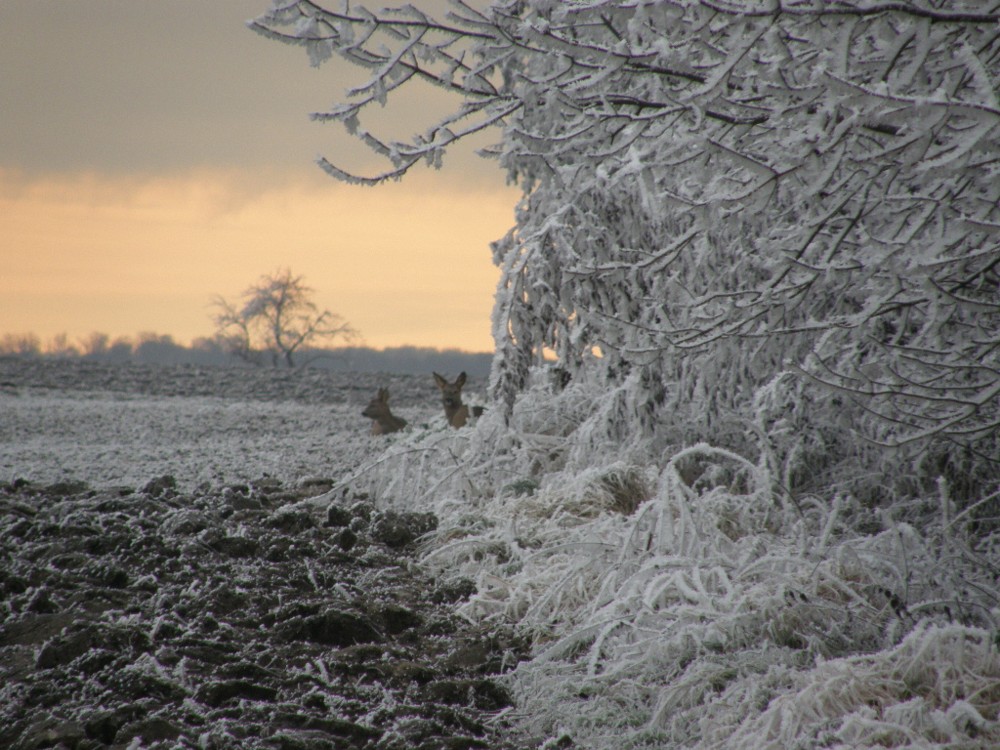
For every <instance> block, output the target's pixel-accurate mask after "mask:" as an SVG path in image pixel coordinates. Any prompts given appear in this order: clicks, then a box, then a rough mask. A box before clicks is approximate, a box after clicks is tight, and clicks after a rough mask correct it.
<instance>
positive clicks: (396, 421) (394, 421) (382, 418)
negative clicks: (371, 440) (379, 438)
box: [361, 388, 406, 435]
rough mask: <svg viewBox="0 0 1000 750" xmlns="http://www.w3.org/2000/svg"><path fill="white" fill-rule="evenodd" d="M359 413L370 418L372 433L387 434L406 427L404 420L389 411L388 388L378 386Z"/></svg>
mask: <svg viewBox="0 0 1000 750" xmlns="http://www.w3.org/2000/svg"><path fill="white" fill-rule="evenodd" d="M361 415H362V416H364V417H368V418H369V419H370V420H372V435H388V434H389V433H390V432H398V431H399V430H401V429H403V428H404V427H406V420H405V419H403V418H402V417H397V416H396V415H395V414H393V413H392V412H391V411H389V389H388V388H379V389H378V395H377V396H375V398H373V399H372V400H371V401H369V402H368V406H366V407H365V410H364V411H363V412H361Z"/></svg>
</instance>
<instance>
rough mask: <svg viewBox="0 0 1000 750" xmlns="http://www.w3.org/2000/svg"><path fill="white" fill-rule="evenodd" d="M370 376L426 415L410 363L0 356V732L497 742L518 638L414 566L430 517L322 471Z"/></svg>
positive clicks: (35, 742)
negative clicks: (499, 677)
mask: <svg viewBox="0 0 1000 750" xmlns="http://www.w3.org/2000/svg"><path fill="white" fill-rule="evenodd" d="M379 385H389V387H390V388H391V390H392V393H393V400H392V403H393V405H394V407H395V410H396V411H397V412H398V413H399V414H401V415H402V416H404V417H405V418H407V419H410V420H412V421H414V422H418V421H420V420H429V421H431V422H433V420H434V419H439V418H440V417H439V416H438V414H437V400H436V389H434V386H433V383H432V382H430V378H427V379H426V382H425V381H424V380H423V379H420V378H409V377H406V378H397V377H389V376H387V377H385V378H377V377H369V378H368V379H366V382H358V381H357V380H356V379H352V378H349V377H346V376H343V375H337V374H332V373H320V372H309V371H306V372H301V373H289V372H271V371H252V370H205V369H197V368H140V367H121V368H116V367H114V366H110V367H109V366H87V365H86V364H84V363H79V362H76V363H58V362H25V361H18V360H0V747H5V748H6V747H10V748H41V747H67V748H79V749H81V750H82V749H86V748H102V747H121V748H125V747H164V748H165V747H201V748H473V747H481V748H513V747H517V746H518V745H517V743H516V741H515V740H514V739H512V738H511V737H509V736H507V735H506V734H505V731H506V730H505V729H504V726H503V723H502V721H498V720H497V717H498V716H502V714H503V711H504V709H505V708H506V707H507V706H508V705H509V703H510V698H509V696H508V694H507V692H506V691H505V689H504V688H503V687H502V686H501V685H500V684H499V683H498V682H497V681H495V680H494V679H493V677H494V675H496V674H497V673H498V672H500V671H502V670H503V669H506V668H509V667H511V666H513V665H514V663H515V662H516V660H517V656H518V654H519V653H520V649H519V647H518V644H517V643H516V642H515V641H514V639H513V638H512V637H510V636H507V635H504V634H501V633H496V632H491V633H486V632H479V631H477V630H475V629H474V628H471V627H470V626H469V625H468V623H466V622H465V621H463V620H460V619H458V618H456V617H455V616H454V615H453V614H452V608H453V607H454V605H455V604H457V603H460V602H461V601H462V600H463V599H464V598H465V597H467V596H468V595H469V594H470V593H471V592H472V588H473V587H472V586H471V584H462V583H461V582H459V583H456V582H455V581H453V580H451V581H449V582H447V583H444V582H441V581H436V580H434V579H432V578H430V577H427V576H426V575H423V574H421V573H420V572H419V571H418V570H416V569H415V568H414V566H413V565H412V564H411V557H410V555H411V552H412V550H413V548H414V542H415V540H416V539H417V537H418V536H419V535H420V534H422V533H425V532H427V531H429V530H431V529H432V528H433V527H434V525H435V524H436V519H435V518H434V517H433V516H431V515H430V514H423V513H419V512H417V513H395V512H391V511H387V510H384V509H379V508H378V507H376V505H375V504H374V503H372V502H369V501H368V500H367V498H365V497H361V496H355V495H353V494H350V493H345V492H343V491H340V490H339V489H338V488H337V481H338V477H340V476H341V475H342V474H344V473H345V472H349V471H350V470H351V468H352V467H353V466H354V465H355V464H356V463H357V462H358V461H361V460H364V459H365V458H366V457H370V455H372V454H373V452H376V451H378V450H379V448H380V445H379V443H378V442H377V441H375V440H374V439H373V438H369V437H368V436H367V435H366V431H367V427H368V422H367V420H365V419H363V418H361V417H360V410H361V408H362V407H363V406H364V404H365V403H367V400H368V398H369V397H370V395H371V393H372V392H373V391H374V389H375V388H376V387H377V386H379ZM331 487H332V488H333V489H332V490H331ZM317 498H318V499H317Z"/></svg>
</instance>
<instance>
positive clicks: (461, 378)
mask: <svg viewBox="0 0 1000 750" xmlns="http://www.w3.org/2000/svg"><path fill="white" fill-rule="evenodd" d="M455 385H457V386H458V387H459V388H461V387H462V386H463V385H465V372H464V371H463V372H461V373H459V375H458V378H457V379H456V380H455Z"/></svg>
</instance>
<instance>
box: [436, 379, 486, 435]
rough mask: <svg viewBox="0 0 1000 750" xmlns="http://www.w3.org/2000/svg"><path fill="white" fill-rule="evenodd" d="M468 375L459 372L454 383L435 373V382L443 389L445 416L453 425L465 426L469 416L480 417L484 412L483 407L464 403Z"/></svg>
mask: <svg viewBox="0 0 1000 750" xmlns="http://www.w3.org/2000/svg"><path fill="white" fill-rule="evenodd" d="M465 380H466V375H465V373H464V372H462V373H459V375H458V377H457V378H455V382H454V383H449V382H448V380H447V379H446V378H445V377H444V376H443V375H438V374H437V373H436V372H435V373H434V382H435V383H437V386H438V388H440V389H441V403H443V404H444V416H445V419H447V420H448V424H450V425H451V426H452V427H464V426H465V423H466V422H468V421H469V416H470V415H471V416H473V417H478V416H480V415H481V414H482V413H483V407H481V406H473V407H471V408H470V407H469V406H467V405H465V404H463V403H462V386H463V385H465Z"/></svg>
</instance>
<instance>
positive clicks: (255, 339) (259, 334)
mask: <svg viewBox="0 0 1000 750" xmlns="http://www.w3.org/2000/svg"><path fill="white" fill-rule="evenodd" d="M312 293H313V289H311V288H310V287H308V286H306V285H305V284H304V283H303V281H302V277H301V276H293V275H292V272H291V270H289V269H287V268H286V269H284V270H279V271H276V272H274V273H272V274H269V275H264V276H261V277H260V280H259V281H258V282H257V283H256V284H254V285H252V286H250V287H247V289H246V290H244V292H243V294H241V295H240V298H239V300H237V301H235V302H230V301H228V300H226V299H224V298H223V297H216V298H215V299H214V300H213V304H214V305H215V307H217V308H218V310H219V312H218V313H217V314H216V315H215V317H214V320H215V324H216V327H217V336H218V337H219V338H220V340H222V341H223V342H224V346H225V347H226V349H227V350H228V351H229V352H230V353H232V354H234V355H236V356H237V357H239V358H240V359H242V360H244V361H246V362H249V363H252V364H256V365H260V364H262V363H263V362H264V361H265V360H266V359H268V358H269V359H270V361H271V364H272V365H273V366H275V367H277V366H278V365H279V364H280V363H281V362H284V363H285V364H286V365H287V366H288V367H294V366H295V364H296V362H295V357H296V354H297V353H298V352H299V351H300V350H301V349H303V347H306V346H310V345H313V344H315V343H316V342H318V341H324V340H332V339H335V338H337V337H338V336H342V337H344V338H346V339H351V338H353V337H354V336H355V335H356V334H357V332H356V331H355V330H354V329H353V328H352V327H351V325H350V324H349V323H347V322H345V321H344V320H343V318H341V317H340V316H339V315H336V314H335V313H332V312H330V311H329V310H322V311H321V310H320V309H319V308H318V307H317V306H316V303H315V302H313V301H312V299H311V295H312Z"/></svg>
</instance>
